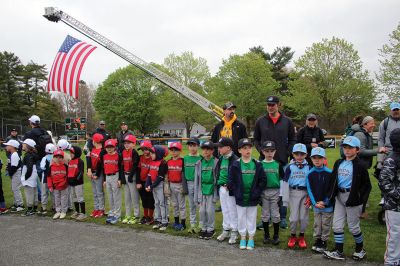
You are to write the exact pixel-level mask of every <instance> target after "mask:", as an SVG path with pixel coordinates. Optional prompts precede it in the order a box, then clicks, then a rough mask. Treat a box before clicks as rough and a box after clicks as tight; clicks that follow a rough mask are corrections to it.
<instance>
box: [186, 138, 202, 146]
mask: <svg viewBox="0 0 400 266" xmlns="http://www.w3.org/2000/svg"><path fill="white" fill-rule="evenodd" d="M190 143H192V144H196V145H200V141H199V139H197V138H191V139H189V140H188V141H187V142H186V144H188V145H189V144H190Z"/></svg>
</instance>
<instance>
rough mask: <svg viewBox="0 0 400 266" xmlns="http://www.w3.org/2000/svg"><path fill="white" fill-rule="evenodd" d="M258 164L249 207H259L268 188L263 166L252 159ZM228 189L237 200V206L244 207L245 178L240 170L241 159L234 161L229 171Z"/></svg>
mask: <svg viewBox="0 0 400 266" xmlns="http://www.w3.org/2000/svg"><path fill="white" fill-rule="evenodd" d="M252 160H253V161H254V162H255V164H256V173H255V175H254V180H253V184H252V186H251V190H250V198H249V206H257V204H258V203H259V202H260V198H261V193H262V192H263V190H264V189H265V187H266V179H267V178H266V176H265V172H264V169H263V167H262V164H261V163H260V162H259V161H257V160H255V159H252ZM228 189H229V190H230V191H231V192H232V195H233V196H234V197H235V199H236V204H237V205H239V206H242V207H245V205H244V201H243V200H244V199H243V193H244V191H243V190H244V187H243V178H242V170H241V168H240V159H238V160H236V161H234V162H233V163H232V166H231V167H230V169H229V175H228Z"/></svg>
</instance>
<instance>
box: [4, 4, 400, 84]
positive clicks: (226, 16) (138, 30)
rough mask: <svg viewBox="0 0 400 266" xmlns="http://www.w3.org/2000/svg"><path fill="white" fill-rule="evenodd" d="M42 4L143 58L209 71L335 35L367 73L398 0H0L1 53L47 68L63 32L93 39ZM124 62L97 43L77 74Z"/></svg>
mask: <svg viewBox="0 0 400 266" xmlns="http://www.w3.org/2000/svg"><path fill="white" fill-rule="evenodd" d="M49 6H52V7H57V8H58V9H60V10H63V11H64V12H66V13H68V14H69V15H70V16H72V17H74V18H75V19H77V20H79V21H81V22H83V23H85V24H86V25H87V26H89V27H90V28H92V29H94V30H95V31H97V32H99V33H100V34H102V35H104V36H105V37H107V38H109V39H110V40H112V41H113V42H115V43H117V44H118V45H120V46H122V47H123V48H125V49H127V50H128V51H130V52H131V53H133V54H134V55H136V56H138V57H140V58H142V59H143V60H145V61H147V62H156V63H162V62H163V60H164V58H165V57H167V56H168V55H169V54H171V53H175V54H181V53H182V52H185V51H192V52H193V53H194V55H195V56H196V57H203V58H205V59H206V60H207V62H208V65H209V67H210V71H211V73H212V74H215V73H216V72H218V69H219V67H220V66H221V64H222V60H223V59H227V58H228V57H229V56H230V55H233V54H243V53H246V52H248V49H249V48H250V47H253V46H258V45H261V46H263V47H264V50H265V51H267V52H272V51H273V50H274V48H275V47H278V46H290V47H291V48H292V50H294V51H295V56H294V58H295V59H296V58H299V57H300V56H301V55H302V54H303V53H304V52H305V50H306V48H307V47H310V46H311V45H312V44H313V43H315V42H320V41H321V40H322V39H323V38H328V39H330V38H332V37H333V36H335V37H339V38H343V39H345V40H347V41H348V42H350V43H352V44H353V45H354V48H355V49H356V50H358V52H359V56H360V58H361V60H362V62H363V64H364V69H367V70H368V71H370V73H371V77H374V73H375V72H377V71H379V61H378V60H379V54H378V49H379V48H381V47H382V45H383V44H385V43H388V40H389V34H390V33H391V32H392V31H393V30H394V29H395V28H396V27H397V25H398V23H399V22H400V12H399V10H400V1H399V0H275V1H270V0H230V1H219V0H201V1H197V0H196V1H190V0H186V1H185V0H169V1H165V0H164V1H162V0H153V1H135V0H113V1H105V0H96V1H93V0H85V1H77V0H68V1H66V0H64V1H50V0H25V1H22V0H2V1H1V3H0V25H1V26H0V36H1V37H0V38H1V41H0V51H8V52H12V53H14V54H15V55H17V56H18V57H19V58H20V59H21V61H22V63H24V64H26V63H28V62H30V61H31V60H32V61H34V62H35V63H38V64H45V65H46V66H47V69H48V70H50V68H51V65H52V63H53V60H54V58H55V55H56V53H57V51H58V49H59V47H60V46H61V44H62V42H63V41H64V39H65V37H66V35H67V34H69V35H71V36H73V37H75V38H77V39H80V40H83V41H86V42H90V43H93V44H95V43H94V42H93V41H92V40H90V39H88V38H86V37H85V36H84V35H82V34H81V33H79V32H77V31H75V30H74V29H72V28H70V27H69V26H67V25H66V24H64V23H62V22H59V23H54V22H50V21H48V20H47V19H45V18H44V17H43V16H42V15H43V14H44V8H45V7H49ZM96 45H97V44H96ZM97 46H98V45H97ZM128 64H129V63H127V62H126V61H124V60H123V59H121V58H119V57H117V56H116V55H114V54H113V53H111V52H110V51H108V50H106V49H105V48H103V47H101V46H99V47H98V49H96V50H95V51H94V52H93V53H92V54H91V55H90V57H89V58H88V60H87V61H86V64H85V67H84V69H83V71H82V74H81V79H82V80H85V81H86V82H88V83H90V84H94V85H96V84H99V83H101V82H103V81H104V80H105V79H106V78H107V76H108V75H109V74H111V73H112V72H113V71H115V70H116V69H118V68H121V67H124V66H126V65H128Z"/></svg>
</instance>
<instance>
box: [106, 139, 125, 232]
mask: <svg viewBox="0 0 400 266" xmlns="http://www.w3.org/2000/svg"><path fill="white" fill-rule="evenodd" d="M104 148H105V149H106V154H104V156H103V160H102V163H103V165H102V169H103V174H104V181H103V186H104V187H105V188H106V189H107V193H108V201H109V205H110V211H109V212H108V215H107V219H106V223H109V224H116V223H118V222H119V221H120V219H121V208H122V194H121V180H122V178H123V172H122V167H121V164H122V156H121V155H119V154H118V152H117V140H115V139H108V140H106V142H104Z"/></svg>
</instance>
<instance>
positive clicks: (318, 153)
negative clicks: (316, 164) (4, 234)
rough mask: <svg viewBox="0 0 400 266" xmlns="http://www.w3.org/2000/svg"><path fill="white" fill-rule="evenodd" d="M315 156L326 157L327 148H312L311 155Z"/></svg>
mask: <svg viewBox="0 0 400 266" xmlns="http://www.w3.org/2000/svg"><path fill="white" fill-rule="evenodd" d="M313 156H321V157H324V158H326V154H325V150H324V149H323V148H321V147H315V148H313V149H312V150H311V157H313Z"/></svg>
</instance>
